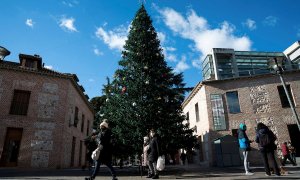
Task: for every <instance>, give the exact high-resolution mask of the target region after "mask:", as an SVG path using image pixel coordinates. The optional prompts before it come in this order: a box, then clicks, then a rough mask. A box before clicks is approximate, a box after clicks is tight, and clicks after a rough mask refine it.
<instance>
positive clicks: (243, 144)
mask: <svg viewBox="0 0 300 180" xmlns="http://www.w3.org/2000/svg"><path fill="white" fill-rule="evenodd" d="M246 130H247V126H246V124H244V123H241V124H240V128H239V130H238V138H239V145H240V150H241V151H242V153H243V157H244V167H245V174H246V175H253V173H252V172H250V169H249V162H248V153H249V151H250V149H251V147H250V143H251V141H250V140H249V138H248V136H247V134H246Z"/></svg>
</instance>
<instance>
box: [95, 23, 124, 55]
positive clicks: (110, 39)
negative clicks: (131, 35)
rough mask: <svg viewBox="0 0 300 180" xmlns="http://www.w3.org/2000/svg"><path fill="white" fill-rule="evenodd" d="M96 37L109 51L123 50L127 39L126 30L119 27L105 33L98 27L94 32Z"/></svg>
mask: <svg viewBox="0 0 300 180" xmlns="http://www.w3.org/2000/svg"><path fill="white" fill-rule="evenodd" d="M95 34H96V36H97V37H98V38H100V39H101V40H103V41H104V43H105V44H107V45H108V46H109V48H110V49H117V50H120V51H121V50H123V46H124V44H125V41H126V39H127V35H128V28H125V27H124V26H121V27H119V28H116V29H113V30H111V31H105V30H104V29H103V28H102V27H99V28H98V29H97V31H96V32H95Z"/></svg>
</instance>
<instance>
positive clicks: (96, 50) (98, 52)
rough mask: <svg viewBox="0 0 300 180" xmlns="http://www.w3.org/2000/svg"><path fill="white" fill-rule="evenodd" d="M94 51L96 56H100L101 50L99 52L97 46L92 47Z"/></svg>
mask: <svg viewBox="0 0 300 180" xmlns="http://www.w3.org/2000/svg"><path fill="white" fill-rule="evenodd" d="M93 51H94V53H95V54H96V55H97V56H102V55H103V52H101V51H100V50H99V49H98V48H94V50H93Z"/></svg>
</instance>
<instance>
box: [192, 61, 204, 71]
mask: <svg viewBox="0 0 300 180" xmlns="http://www.w3.org/2000/svg"><path fill="white" fill-rule="evenodd" d="M201 64H202V61H201V59H194V60H193V61H192V65H193V67H195V68H197V69H201V67H202V66H201Z"/></svg>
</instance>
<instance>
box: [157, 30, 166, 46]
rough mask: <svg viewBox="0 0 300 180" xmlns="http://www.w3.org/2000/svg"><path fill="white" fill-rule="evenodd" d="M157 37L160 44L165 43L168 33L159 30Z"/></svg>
mask: <svg viewBox="0 0 300 180" xmlns="http://www.w3.org/2000/svg"><path fill="white" fill-rule="evenodd" d="M157 37H158V39H159V41H160V44H164V43H165V40H166V35H165V34H164V33H162V32H157Z"/></svg>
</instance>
